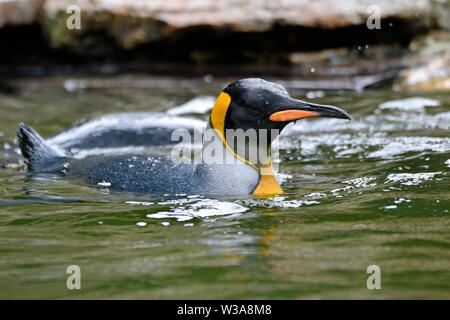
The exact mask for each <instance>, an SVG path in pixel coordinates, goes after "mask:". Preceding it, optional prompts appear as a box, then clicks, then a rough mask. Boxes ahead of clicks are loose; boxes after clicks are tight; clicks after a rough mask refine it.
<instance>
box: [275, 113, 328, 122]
mask: <svg viewBox="0 0 450 320" xmlns="http://www.w3.org/2000/svg"><path fill="white" fill-rule="evenodd" d="M317 116H320V114H319V113H316V112H310V111H302V110H284V111H278V112H275V113H273V114H271V115H270V117H269V120H270V121H275V122H283V121H292V120H298V119H303V118H310V117H317Z"/></svg>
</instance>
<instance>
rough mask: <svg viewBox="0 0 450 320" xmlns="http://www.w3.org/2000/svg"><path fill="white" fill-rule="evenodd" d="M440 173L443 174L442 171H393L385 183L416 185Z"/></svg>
mask: <svg viewBox="0 0 450 320" xmlns="http://www.w3.org/2000/svg"><path fill="white" fill-rule="evenodd" d="M440 174H442V172H422V173H391V174H390V175H388V176H387V177H386V180H385V182H384V183H392V182H400V184H402V185H405V186H416V185H419V184H421V183H422V182H424V181H428V180H431V179H433V178H434V176H437V175H440Z"/></svg>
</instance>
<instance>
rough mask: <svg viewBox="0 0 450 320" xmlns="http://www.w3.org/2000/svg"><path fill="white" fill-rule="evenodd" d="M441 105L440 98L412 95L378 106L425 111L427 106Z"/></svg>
mask: <svg viewBox="0 0 450 320" xmlns="http://www.w3.org/2000/svg"><path fill="white" fill-rule="evenodd" d="M440 105H441V103H440V102H439V101H438V100H434V99H429V98H423V97H412V98H408V99H400V100H391V101H386V102H383V103H382V104H380V105H379V106H378V108H380V109H396V110H403V111H412V110H414V111H424V110H425V107H437V106H440Z"/></svg>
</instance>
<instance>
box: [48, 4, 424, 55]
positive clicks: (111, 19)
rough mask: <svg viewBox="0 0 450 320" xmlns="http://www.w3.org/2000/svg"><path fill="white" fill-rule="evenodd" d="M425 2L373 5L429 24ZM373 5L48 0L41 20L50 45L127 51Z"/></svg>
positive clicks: (356, 21) (326, 24)
mask: <svg viewBox="0 0 450 320" xmlns="http://www.w3.org/2000/svg"><path fill="white" fill-rule="evenodd" d="M430 1H431V0H430ZM430 1H429V0H418V1H409V0H398V1H395V2H394V1H390V0H382V1H378V2H377V6H378V7H379V8H380V14H381V18H382V19H386V18H393V19H397V20H399V21H415V22H416V23H419V24H429V19H430V12H431V9H430ZM71 4H76V5H78V6H79V7H80V8H81V30H69V29H68V28H67V27H66V19H67V17H68V14H67V13H66V10H67V7H68V6H69V5H71ZM372 4H373V1H371V0H365V1H356V0H354V1H344V0H320V1H309V0H298V1H289V0H283V1H282V0H274V1H263V2H262V1H257V0H229V1H216V0H198V1H192V2H191V1H189V2H188V1H183V0H153V1H143V0H135V1H125V0H78V1H73V0H47V1H46V3H45V5H44V8H43V14H42V20H43V25H44V29H45V30H46V32H47V34H48V36H49V39H50V42H51V44H52V46H53V47H62V46H69V47H76V46H78V45H80V44H81V45H82V46H85V45H86V44H85V43H83V42H85V41H87V42H89V41H91V42H94V43H95V41H96V38H95V37H90V36H89V35H90V34H95V33H98V32H101V33H104V34H106V35H107V36H109V37H110V38H111V39H113V41H114V42H115V44H116V45H118V46H119V47H122V48H125V49H132V48H135V47H137V46H140V45H142V44H146V43H150V42H154V41H158V40H160V39H166V38H176V37H177V36H179V34H180V32H181V31H186V30H192V29H196V28H208V29H212V30H218V31H220V32H267V31H270V30H272V29H273V28H274V27H275V26H295V27H308V28H321V29H335V28H342V27H349V26H356V25H365V24H366V20H367V18H368V17H369V16H370V14H371V13H372V12H371V11H370V10H368V7H369V6H371V5H372ZM325 8H326V9H325ZM86 39H88V40H86ZM89 39H90V40H89ZM88 45H89V43H88ZM88 47H89V46H88Z"/></svg>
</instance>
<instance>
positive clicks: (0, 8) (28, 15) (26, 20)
mask: <svg viewBox="0 0 450 320" xmlns="http://www.w3.org/2000/svg"><path fill="white" fill-rule="evenodd" d="M44 1H45V0H3V1H0V28H1V27H3V26H6V25H23V24H31V23H34V22H36V21H37V20H38V18H39V13H40V11H41V8H42V5H43V4H44Z"/></svg>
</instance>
